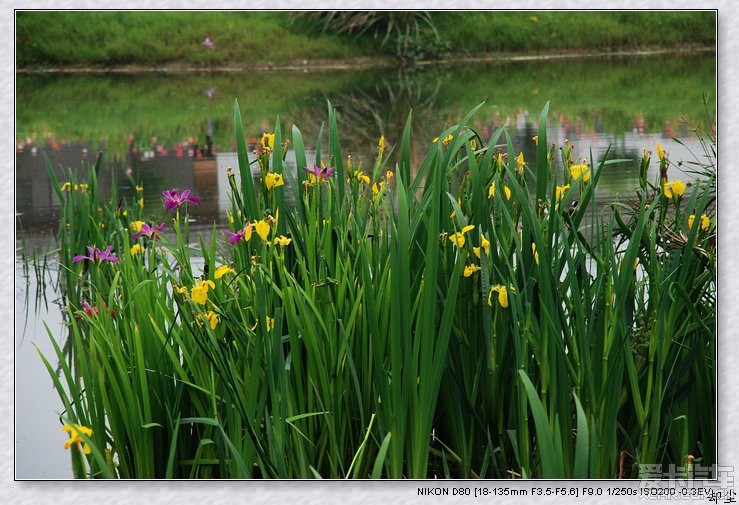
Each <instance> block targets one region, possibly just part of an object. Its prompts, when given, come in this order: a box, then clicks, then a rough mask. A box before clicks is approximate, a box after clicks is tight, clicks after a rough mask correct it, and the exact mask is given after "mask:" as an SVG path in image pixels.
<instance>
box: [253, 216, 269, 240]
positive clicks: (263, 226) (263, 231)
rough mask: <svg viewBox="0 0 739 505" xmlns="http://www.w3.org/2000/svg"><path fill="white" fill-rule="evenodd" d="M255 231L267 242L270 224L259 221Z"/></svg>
mask: <svg viewBox="0 0 739 505" xmlns="http://www.w3.org/2000/svg"><path fill="white" fill-rule="evenodd" d="M254 230H255V231H256V232H257V235H259V236H260V237H261V239H262V240H264V241H265V242H266V241H267V237H268V236H269V223H268V222H267V221H257V222H256V223H255V224H254Z"/></svg>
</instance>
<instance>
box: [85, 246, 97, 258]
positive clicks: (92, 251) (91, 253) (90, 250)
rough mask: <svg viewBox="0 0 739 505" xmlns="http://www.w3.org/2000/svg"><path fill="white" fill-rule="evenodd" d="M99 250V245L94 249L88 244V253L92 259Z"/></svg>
mask: <svg viewBox="0 0 739 505" xmlns="http://www.w3.org/2000/svg"><path fill="white" fill-rule="evenodd" d="M96 250H97V247H96V248H94V249H93V247H92V246H91V245H88V246H87V254H89V255H90V259H92V258H93V257H94V256H95V251H96Z"/></svg>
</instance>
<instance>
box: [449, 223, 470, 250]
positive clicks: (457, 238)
mask: <svg viewBox="0 0 739 505" xmlns="http://www.w3.org/2000/svg"><path fill="white" fill-rule="evenodd" d="M474 229H475V227H474V225H471V224H470V225H467V226H465V227H464V228H462V231H458V232H455V233H452V234H451V235H450V236H449V240H451V241H452V244H454V245H456V246H457V247H459V248H462V247H464V242H465V238H464V234H465V233H467V232H468V231H470V230H474Z"/></svg>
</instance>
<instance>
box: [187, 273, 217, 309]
mask: <svg viewBox="0 0 739 505" xmlns="http://www.w3.org/2000/svg"><path fill="white" fill-rule="evenodd" d="M209 287H210V288H213V289H215V287H216V285H215V283H214V282H213V281H211V280H207V281H204V280H202V279H201V280H199V281H198V285H197V286H194V287H193V288H192V289H191V290H190V296H191V297H192V299H193V301H194V302H195V303H199V304H200V305H205V302H206V301H208V288H209Z"/></svg>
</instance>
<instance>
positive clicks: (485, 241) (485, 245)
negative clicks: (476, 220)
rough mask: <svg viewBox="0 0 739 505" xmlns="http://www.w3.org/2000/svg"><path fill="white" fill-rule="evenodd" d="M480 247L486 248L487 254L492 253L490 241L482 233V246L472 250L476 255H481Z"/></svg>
mask: <svg viewBox="0 0 739 505" xmlns="http://www.w3.org/2000/svg"><path fill="white" fill-rule="evenodd" d="M480 248H482V249H484V250H485V254H490V241H489V240H488V239H486V238H485V235H480V247H473V248H472V252H474V253H475V256H477V257H478V258H479V257H480Z"/></svg>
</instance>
